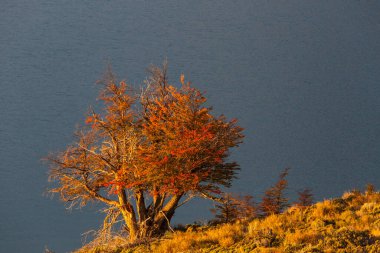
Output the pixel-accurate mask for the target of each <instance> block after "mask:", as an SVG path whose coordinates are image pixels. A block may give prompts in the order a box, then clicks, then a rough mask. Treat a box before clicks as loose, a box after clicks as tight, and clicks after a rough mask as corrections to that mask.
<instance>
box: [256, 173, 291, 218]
mask: <svg viewBox="0 0 380 253" xmlns="http://www.w3.org/2000/svg"><path fill="white" fill-rule="evenodd" d="M288 173H289V168H286V169H285V170H284V171H283V172H281V174H280V176H279V179H278V181H277V182H276V184H275V185H274V186H272V187H270V188H269V189H268V190H266V191H265V194H264V196H263V198H262V201H261V203H260V211H261V215H262V216H268V215H271V214H279V213H281V212H282V211H283V210H284V209H285V208H287V207H288V206H289V204H288V200H289V199H288V198H286V197H285V192H284V191H285V189H286V188H287V186H288V180H287V179H286V176H287V175H288Z"/></svg>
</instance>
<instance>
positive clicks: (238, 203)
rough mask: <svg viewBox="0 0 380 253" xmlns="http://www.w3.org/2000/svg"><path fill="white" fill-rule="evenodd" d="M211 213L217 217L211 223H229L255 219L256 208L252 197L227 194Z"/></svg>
mask: <svg viewBox="0 0 380 253" xmlns="http://www.w3.org/2000/svg"><path fill="white" fill-rule="evenodd" d="M211 212H212V213H213V214H214V215H215V219H214V220H212V221H211V223H228V222H233V221H236V220H244V219H250V218H253V217H255V216H256V206H255V203H254V202H253V197H252V196H250V195H245V196H241V195H239V196H235V195H234V194H231V193H225V194H223V198H222V201H220V202H217V203H216V204H215V207H214V208H212V209H211Z"/></svg>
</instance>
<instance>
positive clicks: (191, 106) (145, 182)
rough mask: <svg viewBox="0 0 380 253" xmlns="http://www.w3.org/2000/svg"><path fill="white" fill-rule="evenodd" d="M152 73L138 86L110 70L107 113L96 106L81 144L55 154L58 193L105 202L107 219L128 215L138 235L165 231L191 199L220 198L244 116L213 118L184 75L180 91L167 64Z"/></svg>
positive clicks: (73, 200)
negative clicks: (230, 118) (240, 119)
mask: <svg viewBox="0 0 380 253" xmlns="http://www.w3.org/2000/svg"><path fill="white" fill-rule="evenodd" d="M149 75H150V76H149V78H148V79H147V80H146V82H145V84H144V86H143V87H142V88H141V90H137V89H133V88H132V87H131V86H129V85H128V84H127V83H126V82H125V81H121V82H117V81H116V78H115V77H114V75H113V74H112V73H109V74H108V75H107V78H105V80H104V81H103V83H102V85H103V86H102V89H101V92H100V95H99V99H100V100H101V101H102V102H103V104H104V110H103V111H102V112H95V111H90V112H89V113H88V115H87V117H86V119H85V125H83V126H82V127H80V128H79V129H78V130H77V132H76V133H75V142H74V143H73V144H71V145H68V146H67V148H66V149H65V150H64V151H62V152H60V153H54V154H51V155H50V156H49V157H48V160H49V162H50V165H51V169H50V179H51V180H52V181H54V182H55V184H54V186H53V188H52V189H51V190H50V191H51V192H53V193H58V194H59V195H60V198H61V200H63V201H64V202H68V203H70V206H71V207H72V206H76V205H78V206H84V205H86V204H87V203H88V202H89V201H99V202H103V203H105V204H106V205H107V206H108V208H107V209H106V212H107V216H106V217H107V218H106V219H108V220H109V221H110V220H115V217H118V216H121V217H122V218H123V221H124V223H125V227H126V228H127V230H128V233H129V236H130V238H131V239H132V240H135V239H138V238H144V237H147V236H155V235H160V234H162V233H163V232H164V231H165V230H167V229H168V226H169V222H170V220H171V218H172V217H173V215H174V212H175V210H176V208H178V207H179V206H181V205H183V204H184V203H186V202H187V201H188V200H190V199H191V198H192V197H196V196H198V197H204V198H210V199H215V198H218V197H220V196H221V195H220V194H222V189H223V187H229V186H230V184H231V181H232V180H233V179H234V178H235V176H236V173H237V171H238V170H239V166H238V164H237V163H236V162H230V161H228V156H229V150H230V148H233V147H236V146H238V145H239V143H241V141H242V139H243V135H242V128H241V127H239V126H238V125H237V121H236V120H227V119H226V117H225V116H223V115H221V116H218V117H216V116H213V115H212V114H211V112H212V108H210V107H206V106H205V102H206V98H205V97H204V95H203V94H202V92H200V91H199V90H198V89H196V88H194V87H193V86H192V85H191V84H190V83H189V82H186V81H185V78H184V76H183V75H181V76H180V87H179V88H177V87H176V86H174V85H172V84H170V83H169V82H168V77H167V68H166V66H165V65H164V66H163V67H162V68H159V67H155V66H153V67H151V68H150V69H149ZM181 201H182V202H181ZM105 224H106V223H105Z"/></svg>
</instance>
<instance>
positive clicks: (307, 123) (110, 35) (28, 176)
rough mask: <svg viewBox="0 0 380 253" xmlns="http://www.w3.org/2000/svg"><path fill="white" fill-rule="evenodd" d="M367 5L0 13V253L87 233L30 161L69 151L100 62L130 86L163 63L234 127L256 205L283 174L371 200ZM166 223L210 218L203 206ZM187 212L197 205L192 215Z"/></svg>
mask: <svg viewBox="0 0 380 253" xmlns="http://www.w3.org/2000/svg"><path fill="white" fill-rule="evenodd" d="M379 13H380V2H378V1H346V0H344V1H301V0H300V1H267V0H263V1H259V0H257V1H251V0H244V1H243V0H241V1H231V0H228V1H227V0H226V1H221V0H214V1H200V0H199V1H169V0H167V1H127V0H109V1H105V0H82V1H76V0H61V1H51V0H1V1H0V87H1V93H0V117H1V123H0V158H1V159H0V169H1V170H0V201H1V207H0V252H32V253H33V252H42V251H43V249H44V247H45V245H46V246H48V247H49V248H50V249H53V250H55V251H57V252H68V251H70V250H73V249H75V248H78V247H80V245H81V233H82V232H85V231H88V230H91V229H96V228H97V226H98V225H99V224H100V222H101V220H100V219H101V217H102V216H101V215H100V214H98V213H96V208H92V209H91V208H85V209H83V210H74V211H73V212H72V213H69V212H67V211H66V210H65V208H64V206H63V205H62V203H60V202H59V201H57V200H56V199H54V200H50V199H49V198H48V197H46V196H43V192H44V190H45V188H46V187H47V186H48V184H47V175H46V172H47V167H46V166H44V165H43V164H42V163H41V162H40V158H41V157H43V156H45V155H46V154H47V153H48V152H49V151H58V150H61V149H63V148H64V147H65V145H67V144H68V143H70V142H71V141H72V132H73V131H74V129H75V125H76V124H77V123H80V122H82V121H83V118H84V114H85V112H86V111H87V109H88V107H89V105H91V104H94V103H95V98H96V95H97V90H96V86H95V85H94V83H95V81H96V80H97V79H98V78H100V77H101V75H102V73H103V71H104V69H105V67H106V65H107V63H108V62H111V63H112V65H113V67H114V70H115V72H116V73H117V74H118V75H119V76H120V77H121V78H127V80H128V81H129V82H130V83H132V84H135V85H138V84H139V83H141V81H142V80H143V79H144V78H145V77H146V73H145V72H144V69H145V68H146V67H147V66H148V65H149V64H151V63H153V64H160V63H161V62H162V61H163V60H164V59H165V58H166V57H167V58H168V60H169V67H170V75H171V78H172V80H178V76H179V75H180V73H181V72H184V73H185V75H186V76H187V77H188V78H189V79H190V80H191V81H192V82H193V84H194V85H195V86H196V87H199V88H200V89H201V90H205V91H207V96H208V98H209V104H210V105H212V106H213V107H214V108H215V112H216V113H224V114H226V115H227V116H228V117H236V118H238V119H239V121H240V124H241V125H242V126H243V127H244V128H245V135H246V138H245V143H244V144H243V145H242V146H241V147H240V148H239V149H237V150H236V151H235V152H234V153H233V158H234V159H235V160H237V161H238V162H239V163H240V164H241V167H242V171H241V173H240V179H239V180H236V181H235V183H234V187H233V189H232V190H233V191H235V192H239V191H241V192H245V193H248V194H253V195H255V196H259V195H260V194H262V192H263V191H264V190H265V189H266V188H267V187H268V186H270V185H271V184H272V183H273V182H274V181H275V180H276V179H275V178H276V177H277V175H278V173H279V171H280V170H282V169H283V168H285V167H287V166H289V167H291V168H292V170H291V172H290V175H289V181H290V182H289V184H290V185H289V193H290V196H294V195H293V194H292V192H294V191H296V190H298V189H300V188H303V187H305V186H309V187H311V188H312V189H313V191H314V193H315V195H316V198H317V199H322V198H325V197H326V198H327V197H333V196H338V195H340V194H341V193H342V192H343V191H345V190H348V189H352V188H363V186H364V185H365V184H366V183H367V182H372V183H374V184H375V185H376V186H377V187H380V179H379V178H380V170H379V164H380V155H379V151H380V99H379V98H380V71H379V66H380V15H379ZM201 203H202V206H199V202H193V204H190V205H188V206H187V207H183V208H181V209H180V210H179V211H178V213H177V216H176V220H175V222H182V223H186V222H191V221H193V220H204V219H207V218H209V217H210V214H209V212H208V208H209V206H207V205H203V204H204V203H205V202H201ZM197 204H198V206H197Z"/></svg>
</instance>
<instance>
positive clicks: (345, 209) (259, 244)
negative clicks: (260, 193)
mask: <svg viewBox="0 0 380 253" xmlns="http://www.w3.org/2000/svg"><path fill="white" fill-rule="evenodd" d="M95 242H96V241H95ZM99 242H100V241H99ZM99 242H98V243H97V244H96V243H92V245H91V244H90V245H89V246H87V247H84V248H82V249H81V250H80V251H78V252H121V253H123V252H124V253H125V252H153V253H158V252H160V253H161V252H167V253H171V252H173V253H174V252H175V253H177V252H273V253H275V252H305V253H306V252H334V253H335V252H369V253H371V252H372V253H375V252H380V193H379V192H371V193H368V192H367V193H360V192H358V191H353V192H347V193H345V194H344V195H343V196H342V198H337V199H330V200H325V201H322V202H319V203H316V204H315V205H312V206H309V207H296V206H293V207H290V208H288V209H287V210H286V211H285V212H284V213H282V214H280V215H271V216H268V217H266V218H261V219H259V218H256V219H253V220H250V221H238V222H235V223H231V224H220V225H217V226H201V227H195V228H193V227H191V228H190V229H188V230H187V231H186V232H181V231H176V232H174V233H167V234H166V235H165V236H164V237H162V238H160V239H155V240H152V241H150V242H149V243H143V244H141V245H137V246H136V245H130V244H129V243H128V241H127V240H126V239H125V238H123V237H113V238H111V239H110V240H108V242H107V243H105V242H102V243H99Z"/></svg>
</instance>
